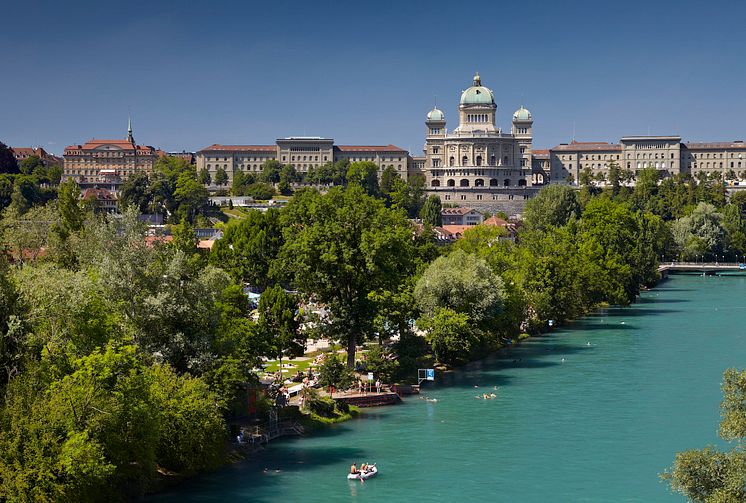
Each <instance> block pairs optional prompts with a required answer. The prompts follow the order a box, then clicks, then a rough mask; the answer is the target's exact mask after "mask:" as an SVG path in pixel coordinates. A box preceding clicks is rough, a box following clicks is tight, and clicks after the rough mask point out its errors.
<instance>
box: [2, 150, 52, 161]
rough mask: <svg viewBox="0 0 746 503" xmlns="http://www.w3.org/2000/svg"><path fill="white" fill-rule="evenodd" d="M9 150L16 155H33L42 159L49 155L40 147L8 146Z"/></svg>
mask: <svg viewBox="0 0 746 503" xmlns="http://www.w3.org/2000/svg"><path fill="white" fill-rule="evenodd" d="M10 150H11V151H12V152H13V154H14V155H15V156H16V157H19V156H21V157H30V156H32V155H35V156H38V157H40V158H42V159H44V158H45V157H47V156H48V155H49V154H48V153H47V151H46V150H44V149H43V148H41V147H36V148H35V147H10Z"/></svg>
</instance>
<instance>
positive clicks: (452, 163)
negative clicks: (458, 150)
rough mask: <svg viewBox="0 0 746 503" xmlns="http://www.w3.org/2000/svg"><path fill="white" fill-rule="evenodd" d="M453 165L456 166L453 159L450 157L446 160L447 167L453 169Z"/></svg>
mask: <svg viewBox="0 0 746 503" xmlns="http://www.w3.org/2000/svg"><path fill="white" fill-rule="evenodd" d="M454 164H456V159H454V158H453V156H451V157H450V158H449V159H448V165H449V166H451V167H453V165H454Z"/></svg>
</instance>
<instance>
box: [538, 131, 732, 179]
mask: <svg viewBox="0 0 746 503" xmlns="http://www.w3.org/2000/svg"><path fill="white" fill-rule="evenodd" d="M537 161H538V160H535V161H534V170H535V171H544V172H546V169H547V162H546V160H543V161H542V162H541V163H539V162H537ZM612 163H616V164H617V165H618V166H619V167H620V168H622V169H626V170H629V171H632V172H633V173H637V172H639V171H640V170H641V169H643V168H655V169H657V170H658V171H660V172H661V175H662V176H663V177H666V176H671V175H675V174H679V173H690V174H691V175H693V176H696V175H697V174H698V173H700V172H705V173H708V174H711V173H719V174H721V175H723V176H724V177H727V176H728V175H729V174H731V175H735V177H738V178H746V144H744V142H743V141H741V140H736V141H732V142H712V143H682V142H681V137H680V136H625V137H623V138H622V139H621V140H620V141H619V143H607V142H600V141H599V142H578V141H573V142H571V143H568V144H561V145H557V146H556V147H554V148H552V149H550V150H549V160H548V166H549V172H546V174H547V175H548V178H549V179H550V180H551V181H553V182H554V181H562V180H568V179H570V180H574V181H576V182H577V180H578V178H579V176H580V172H581V171H583V170H584V169H586V168H590V170H591V171H592V172H593V173H594V174H597V173H604V174H608V170H609V166H610V165H611V164H612Z"/></svg>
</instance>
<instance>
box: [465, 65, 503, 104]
mask: <svg viewBox="0 0 746 503" xmlns="http://www.w3.org/2000/svg"><path fill="white" fill-rule="evenodd" d="M461 104H462V105H494V104H495V96H494V95H493V94H492V91H491V90H490V89H489V88H487V87H484V86H483V85H482V79H480V78H479V74H478V73H477V74H476V75H474V84H473V85H472V86H471V87H470V88H469V89H467V90H466V91H464V92H463V93H461Z"/></svg>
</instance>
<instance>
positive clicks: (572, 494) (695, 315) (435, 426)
mask: <svg viewBox="0 0 746 503" xmlns="http://www.w3.org/2000/svg"><path fill="white" fill-rule="evenodd" d="M744 296H746V277H743V276H742V277H704V278H703V277H701V276H693V275H692V276H682V275H672V276H671V277H670V278H669V279H668V280H667V281H664V282H661V283H659V284H658V286H657V287H656V288H655V289H654V290H650V291H647V292H643V294H642V295H641V297H640V299H639V301H638V302H637V303H636V304H634V305H632V306H630V307H628V308H615V307H610V308H608V309H601V310H598V311H596V312H594V313H592V314H591V315H589V316H588V317H586V318H584V319H581V320H577V321H575V322H573V323H572V324H570V325H567V326H565V327H562V328H559V329H557V330H555V333H554V334H553V335H551V336H546V335H545V336H539V337H532V338H531V339H528V340H525V341H523V342H522V343H521V344H520V345H516V346H512V347H509V348H504V349H503V350H502V351H501V352H500V354H495V355H490V356H489V357H488V358H486V359H484V360H480V361H478V362H473V363H471V364H469V365H467V366H466V367H462V368H460V369H458V370H456V371H453V372H448V373H447V374H446V375H444V376H443V377H442V378H441V379H440V380H439V381H438V382H436V384H435V385H434V386H432V387H428V388H427V389H426V390H425V389H423V395H421V396H423V397H424V396H427V397H430V398H431V399H435V400H437V401H426V400H424V399H412V400H407V401H406V402H405V405H403V406H399V407H387V408H379V409H370V410H367V411H365V414H364V415H363V416H361V417H360V418H359V419H358V420H355V421H348V422H346V423H342V424H339V425H334V426H332V427H330V428H326V429H324V430H322V431H319V432H318V433H317V434H315V435H311V436H309V437H307V438H302V439H292V438H289V439H285V440H283V441H281V442H278V443H277V444H276V445H275V446H273V448H272V449H269V450H267V451H265V452H263V453H262V456H260V457H259V459H255V460H250V461H248V462H246V463H239V464H237V465H233V466H231V467H229V468H227V469H225V470H222V471H220V472H218V473H215V474H211V475H209V476H206V477H202V478H198V479H194V480H193V481H190V482H189V484H188V485H186V486H184V487H182V488H181V489H180V491H179V492H175V493H171V494H163V495H160V496H159V497H158V498H156V499H154V501H162V502H176V501H179V502H182V501H183V502H190V501H203V500H205V499H213V500H217V499H220V500H223V499H224V500H231V499H236V500H240V499H247V498H248V499H251V501H258V502H270V501H279V500H283V501H304V502H305V503H316V502H319V503H321V502H327V501H339V500H342V501H347V500H355V501H357V502H360V503H366V502H373V501H381V500H388V501H403V500H410V499H411V500H420V501H423V500H424V501H430V500H433V501H434V500H439V501H449V500H457V499H458V500H468V501H477V502H479V501H521V502H525V503H533V502H546V501H579V500H585V501H646V502H651V503H658V502H660V503H674V502H679V501H683V500H682V498H680V497H678V496H676V495H672V494H670V492H669V491H668V488H667V486H666V485H665V484H663V483H661V482H660V481H659V479H658V474H659V473H661V472H662V471H663V470H665V469H666V468H667V467H668V466H670V465H671V463H672V462H673V457H674V454H675V453H676V452H678V451H681V450H684V449H687V448H699V447H701V446H702V445H707V444H713V443H714V444H716V445H717V444H718V442H719V441H718V439H717V431H716V430H717V423H718V419H719V409H718V405H719V401H720V398H721V395H720V390H719V386H720V381H721V378H722V371H723V369H724V368H726V367H729V366H734V367H739V366H740V367H742V366H743V362H744V361H746V335H744V333H743V330H742V326H743V324H744V322H746V310H744V308H743V305H742V304H743V302H742V300H741V299H743V298H744ZM556 335H559V337H557V336H556ZM474 386H479V391H484V390H487V389H489V390H490V391H489V392H494V393H495V394H496V395H497V398H496V399H494V400H477V399H476V398H475V395H476V394H477V392H479V391H478V390H476V389H475V388H474ZM495 387H497V389H494V388H495ZM352 461H358V462H359V461H366V462H377V463H378V466H379V468H380V469H381V472H380V473H379V476H378V477H377V480H374V481H371V482H370V483H366V484H364V485H360V484H359V483H358V484H355V485H350V484H348V483H347V481H346V480H345V479H344V475H345V473H346V470H347V469H349V465H350V463H351V462H352ZM485 466H489V467H490V470H488V471H485V470H483V469H480V467H482V468H483V467H485ZM423 467H424V468H423ZM264 468H269V469H270V472H269V473H264V471H263V470H264ZM276 469H277V470H279V471H275V470H276ZM539 479H540V480H541V483H540V484H537V483H536V481H537V480H539ZM353 491H354V492H353Z"/></svg>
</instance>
